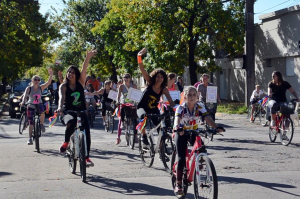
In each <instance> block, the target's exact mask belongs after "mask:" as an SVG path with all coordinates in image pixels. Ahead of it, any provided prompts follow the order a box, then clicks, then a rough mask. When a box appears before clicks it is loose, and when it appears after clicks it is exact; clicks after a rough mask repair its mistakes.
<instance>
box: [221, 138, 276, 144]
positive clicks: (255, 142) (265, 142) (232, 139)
mask: <svg viewBox="0 0 300 199" xmlns="http://www.w3.org/2000/svg"><path fill="white" fill-rule="evenodd" d="M222 141H224V142H231V143H243V144H261V145H274V143H271V142H269V141H259V140H240V139H234V138H222Z"/></svg>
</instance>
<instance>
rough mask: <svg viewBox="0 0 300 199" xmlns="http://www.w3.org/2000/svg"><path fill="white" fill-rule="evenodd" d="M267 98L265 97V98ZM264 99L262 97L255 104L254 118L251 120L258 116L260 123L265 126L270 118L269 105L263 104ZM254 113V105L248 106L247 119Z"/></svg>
mask: <svg viewBox="0 0 300 199" xmlns="http://www.w3.org/2000/svg"><path fill="white" fill-rule="evenodd" d="M263 99H265V98H263ZM263 99H260V100H259V101H258V102H257V103H256V104H255V105H254V106H255V109H254V112H253V120H252V121H251V122H254V121H255V119H256V118H258V120H259V123H260V124H261V125H263V126H265V125H266V124H267V123H268V120H267V118H266V114H267V106H263V103H262V102H263ZM251 115H252V105H249V106H248V117H247V119H250V118H251Z"/></svg>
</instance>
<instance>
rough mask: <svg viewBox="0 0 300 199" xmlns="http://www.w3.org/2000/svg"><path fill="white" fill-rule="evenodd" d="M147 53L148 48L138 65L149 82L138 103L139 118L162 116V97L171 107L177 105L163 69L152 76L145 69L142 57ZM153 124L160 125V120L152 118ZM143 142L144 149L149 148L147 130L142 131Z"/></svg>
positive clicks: (144, 49) (141, 53) (157, 70)
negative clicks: (160, 101) (148, 115)
mask: <svg viewBox="0 0 300 199" xmlns="http://www.w3.org/2000/svg"><path fill="white" fill-rule="evenodd" d="M145 53H146V48H143V49H142V50H141V51H140V52H139V53H138V56H137V58H138V64H139V67H140V70H141V72H142V74H143V77H144V79H145V80H146V81H147V83H148V86H147V88H146V89H145V90H144V92H143V96H142V98H141V100H140V102H139V103H138V106H137V109H138V110H137V115H138V116H139V118H142V117H144V114H160V112H159V110H158V107H157V105H158V102H159V100H160V97H161V95H163V94H164V95H165V96H166V98H167V100H168V101H169V103H170V105H171V107H174V106H175V104H174V102H173V100H172V98H171V96H170V93H169V91H168V89H167V88H166V87H167V83H168V78H167V74H166V72H165V71H164V70H162V69H155V70H154V71H152V72H151V73H150V75H149V74H148V73H147V71H146V70H145V68H144V65H143V61H142V55H144V54H145ZM151 120H152V122H153V124H154V125H155V126H157V125H158V124H159V123H160V119H158V118H155V117H152V118H151ZM141 133H142V135H143V136H142V142H143V147H147V146H148V145H149V142H148V139H147V135H146V130H145V128H143V129H142V132H141Z"/></svg>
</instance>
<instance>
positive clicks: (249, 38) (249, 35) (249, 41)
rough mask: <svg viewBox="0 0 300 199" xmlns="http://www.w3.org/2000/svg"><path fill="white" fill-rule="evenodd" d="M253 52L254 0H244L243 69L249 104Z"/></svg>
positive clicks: (253, 66)
mask: <svg viewBox="0 0 300 199" xmlns="http://www.w3.org/2000/svg"><path fill="white" fill-rule="evenodd" d="M254 60H255V52H254V0H246V60H244V61H245V62H246V64H245V69H246V75H245V105H246V106H248V105H249V100H250V96H251V94H252V91H253V90H254V87H255V70H254V69H255V63H254Z"/></svg>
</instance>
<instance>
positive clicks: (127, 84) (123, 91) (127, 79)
mask: <svg viewBox="0 0 300 199" xmlns="http://www.w3.org/2000/svg"><path fill="white" fill-rule="evenodd" d="M129 88H135V89H137V86H136V85H135V84H133V83H132V82H131V76H130V74H129V73H126V74H125V75H124V76H123V84H121V85H120V86H119V88H118V99H117V102H120V103H121V104H125V103H129V104H133V101H131V100H129V99H126V98H127V94H128V90H129ZM120 108H121V109H120V110H119V111H121V118H119V124H118V138H117V141H116V145H117V144H119V143H120V142H121V139H120V136H121V131H122V130H121V126H122V123H123V122H124V117H125V109H124V108H122V106H120Z"/></svg>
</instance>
